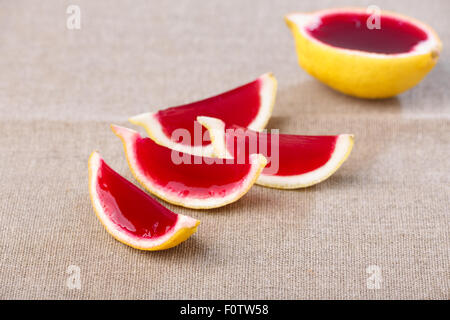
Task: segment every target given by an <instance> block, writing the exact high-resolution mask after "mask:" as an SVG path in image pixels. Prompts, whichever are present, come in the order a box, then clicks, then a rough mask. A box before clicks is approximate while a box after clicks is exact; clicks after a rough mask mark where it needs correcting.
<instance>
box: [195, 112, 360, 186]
mask: <svg viewBox="0 0 450 320" xmlns="http://www.w3.org/2000/svg"><path fill="white" fill-rule="evenodd" d="M197 121H198V122H200V123H201V124H202V125H203V126H205V127H206V128H207V129H208V131H209V133H210V136H211V141H212V145H213V146H214V152H215V154H216V155H217V156H218V157H221V158H233V156H232V155H231V154H230V153H229V151H228V150H227V147H226V139H225V134H226V133H225V125H224V123H223V121H221V120H219V119H215V118H211V117H198V118H197ZM352 146H353V135H350V134H341V135H339V136H338V138H337V140H336V145H335V148H334V150H333V153H332V155H331V157H330V159H329V160H328V161H327V162H326V163H325V164H324V165H323V166H321V167H319V168H317V169H315V170H313V171H310V172H307V173H303V174H299V175H291V176H278V175H266V174H264V171H263V172H262V173H261V174H260V175H259V177H258V180H257V181H256V183H257V184H260V185H264V186H268V187H280V188H288V189H290V188H301V187H307V186H311V185H313V184H316V183H319V182H321V181H323V180H325V179H326V178H328V177H329V176H330V175H331V174H333V173H334V172H335V171H336V170H337V169H338V168H339V167H340V166H341V164H342V163H343V162H344V161H345V159H346V158H347V156H348V154H349V152H350V150H351V148H352Z"/></svg>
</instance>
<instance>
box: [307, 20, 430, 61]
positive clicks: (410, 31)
mask: <svg viewBox="0 0 450 320" xmlns="http://www.w3.org/2000/svg"><path fill="white" fill-rule="evenodd" d="M369 17H370V15H369V14H363V13H334V14H329V15H326V16H323V17H321V22H320V24H319V25H318V26H311V27H308V28H307V31H308V32H309V34H310V35H311V36H313V37H314V38H316V39H318V40H320V41H322V42H324V43H326V44H329V45H332V46H335V47H339V48H345V49H353V50H360V51H367V52H375V53H385V54H395V53H405V52H409V51H411V50H412V49H413V48H414V46H416V45H417V44H418V43H419V42H421V41H424V40H426V39H427V38H428V37H427V34H426V33H425V32H424V31H423V30H421V29H419V28H418V27H416V26H415V25H413V24H411V23H409V22H408V21H404V20H399V19H396V18H393V17H387V16H381V17H380V29H369V28H368V27H367V21H368V19H369ZM371 21H372V20H371Z"/></svg>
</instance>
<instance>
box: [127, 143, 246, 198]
mask: <svg viewBox="0 0 450 320" xmlns="http://www.w3.org/2000/svg"><path fill="white" fill-rule="evenodd" d="M172 152H174V153H175V154H177V155H178V156H179V158H183V159H186V160H187V159H190V160H189V161H184V163H180V164H176V163H175V162H174V161H173V159H172ZM135 153H136V158H137V161H138V165H139V166H140V168H141V170H142V172H143V173H144V175H145V176H146V177H148V178H149V179H151V180H152V181H154V182H155V183H157V184H158V185H161V187H163V188H164V189H166V190H168V191H170V192H175V193H176V194H177V195H178V196H180V197H186V196H189V197H194V198H199V199H206V198H209V197H221V196H225V195H227V194H229V193H230V192H232V191H234V190H235V188H237V187H239V186H240V184H241V183H242V180H243V178H245V176H246V175H247V174H248V173H249V172H250V169H251V165H250V164H248V163H246V164H240V165H239V164H227V163H225V162H224V163H222V164H218V163H212V162H213V161H214V160H217V159H213V158H206V157H198V156H192V155H187V154H184V153H181V152H176V151H172V150H171V149H169V148H166V147H163V146H160V145H158V144H156V143H155V142H153V140H151V139H149V138H141V137H137V138H136V147H135ZM186 162H188V163H186ZM210 163H212V164H210Z"/></svg>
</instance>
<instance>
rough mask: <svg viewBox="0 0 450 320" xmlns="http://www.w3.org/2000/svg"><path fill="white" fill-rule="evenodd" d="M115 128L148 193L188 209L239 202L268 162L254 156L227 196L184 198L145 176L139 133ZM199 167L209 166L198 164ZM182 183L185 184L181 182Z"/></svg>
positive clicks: (208, 207) (131, 165) (260, 156)
mask: <svg viewBox="0 0 450 320" xmlns="http://www.w3.org/2000/svg"><path fill="white" fill-rule="evenodd" d="M113 128H114V131H115V132H116V134H118V135H120V136H121V138H122V139H123V143H124V147H125V152H126V154H127V159H128V161H129V165H130V167H131V168H132V172H133V173H134V174H135V177H136V179H137V180H138V181H139V182H140V183H141V184H142V185H143V186H144V187H145V188H146V189H147V190H148V191H150V192H151V193H153V194H154V195H156V196H157V197H159V198H161V199H163V200H165V201H167V202H170V203H172V204H176V205H180V206H184V207H187V208H193V209H210V208H217V207H222V206H224V205H226V204H229V203H232V202H234V201H236V200H238V199H239V198H241V197H242V196H243V195H244V194H245V193H246V192H247V191H248V190H249V189H250V187H251V186H252V185H253V183H255V180H256V178H257V176H259V174H260V173H261V171H262V169H263V168H264V166H265V165H266V164H267V160H266V158H265V157H264V156H262V155H259V154H255V155H252V157H251V159H250V164H251V166H250V170H249V172H248V173H247V175H246V176H245V177H244V178H243V179H242V181H241V183H240V184H239V185H238V186H237V187H235V188H234V190H232V192H230V193H228V194H227V195H226V196H218V197H209V198H196V197H192V196H185V197H183V196H180V195H179V194H178V193H177V192H173V191H170V190H167V189H164V186H161V185H160V184H158V183H156V182H155V181H153V180H152V178H151V177H149V176H148V175H145V174H144V172H143V170H142V169H141V166H140V165H139V163H138V161H137V158H136V153H135V142H136V137H140V136H139V133H137V132H136V131H134V130H131V129H128V128H123V127H119V126H114V127H113ZM211 147H212V146H211ZM155 156H156V155H155ZM161 161H171V159H161ZM198 165H208V164H198ZM211 179H214V177H211ZM175 182H176V181H175ZM180 183H183V182H182V181H180Z"/></svg>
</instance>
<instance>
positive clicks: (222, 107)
mask: <svg viewBox="0 0 450 320" xmlns="http://www.w3.org/2000/svg"><path fill="white" fill-rule="evenodd" d="M260 87H261V84H260V80H255V81H253V82H251V83H248V84H245V85H243V86H241V87H239V88H236V89H233V90H231V91H228V92H225V93H222V94H220V95H217V96H215V97H211V98H208V99H205V100H202V101H198V102H194V103H190V104H186V105H183V106H179V107H172V108H168V109H165V110H161V111H159V112H158V113H157V114H156V117H157V118H158V120H159V121H160V123H161V124H162V127H163V131H164V133H165V134H166V135H167V136H168V137H172V133H173V131H174V130H176V129H179V128H183V129H187V130H188V131H189V133H190V135H191V137H192V138H191V140H192V141H191V142H190V143H191V145H199V144H200V143H199V142H200V141H202V140H203V139H201V140H200V139H194V122H195V121H196V119H197V116H207V117H214V118H218V119H221V120H222V121H224V122H225V124H226V125H227V126H229V125H233V124H236V125H239V126H242V127H247V126H248V125H249V124H250V123H251V122H252V121H253V119H255V117H256V115H257V114H258V111H259V107H260V96H259V91H260ZM200 127H201V126H200ZM201 128H202V133H201V134H202V136H201V137H203V135H204V133H205V132H206V129H205V128H203V127H201ZM194 140H199V141H194ZM177 142H181V143H183V144H189V141H182V140H180V141H177ZM209 143H210V142H209V141H202V144H203V145H208V144H209Z"/></svg>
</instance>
